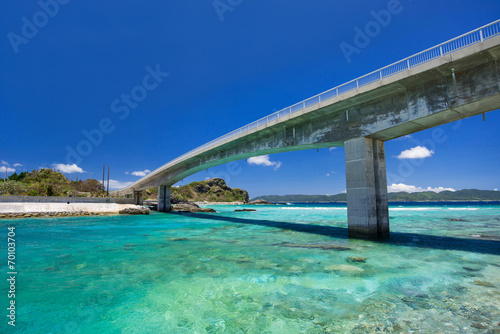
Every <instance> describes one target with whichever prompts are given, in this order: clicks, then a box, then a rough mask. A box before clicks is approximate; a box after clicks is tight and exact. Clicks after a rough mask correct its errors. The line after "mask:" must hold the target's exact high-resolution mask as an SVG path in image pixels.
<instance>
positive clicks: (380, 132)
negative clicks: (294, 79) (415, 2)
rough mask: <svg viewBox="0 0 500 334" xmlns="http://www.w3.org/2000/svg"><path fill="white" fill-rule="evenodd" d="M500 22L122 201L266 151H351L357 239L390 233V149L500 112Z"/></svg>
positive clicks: (312, 101) (260, 124) (191, 161)
mask: <svg viewBox="0 0 500 334" xmlns="http://www.w3.org/2000/svg"><path fill="white" fill-rule="evenodd" d="M499 58H500V20H497V21H495V22H493V23H490V24H488V25H486V26H484V27H481V28H478V29H476V30H473V31H471V32H469V33H467V34H464V35H462V36H459V37H456V38H454V39H452V40H450V41H447V42H445V43H442V44H439V45H437V46H435V47H433V48H430V49H427V50H425V51H422V52H420V53H418V54H416V55H413V56H411V57H408V58H405V59H403V60H401V61H398V62H396V63H393V64H391V65H389V66H386V67H384V68H382V69H379V70H377V71H374V72H372V73H369V74H367V75H365V76H362V77H360V78H358V79H355V80H352V81H350V82H348V83H345V84H343V85H340V86H338V87H335V88H333V89H330V90H328V91H326V92H324V93H321V94H318V95H316V96H313V97H312V98H309V99H307V100H305V101H302V102H299V103H297V104H294V105H293V106H291V107H288V108H285V109H283V110H280V111H278V112H276V113H274V114H271V115H269V116H267V117H264V118H262V119H259V120H257V121H255V122H253V123H251V124H248V125H246V126H244V127H242V128H239V129H237V130H235V131H233V132H230V133H228V134H226V135H224V136H222V137H220V138H217V139H215V140H213V141H211V142H209V143H206V144H204V145H202V146H200V147H198V148H196V149H194V150H192V151H190V152H188V153H186V154H184V155H182V156H180V157H178V158H176V159H174V160H172V161H170V162H168V163H167V164H165V165H163V166H161V167H159V168H157V169H156V170H154V171H153V172H152V173H150V174H149V175H147V176H145V177H143V178H141V179H140V180H138V181H136V182H134V183H133V184H131V185H130V186H128V187H126V188H123V189H120V190H118V191H115V192H114V194H115V195H118V196H121V195H129V194H134V197H135V198H136V202H137V203H141V202H142V191H143V190H145V189H147V188H151V187H158V209H159V211H170V187H171V186H172V185H173V184H175V183H176V182H178V181H179V180H181V179H183V178H185V177H187V176H189V175H192V174H194V173H197V172H199V171H202V170H204V169H207V168H210V167H214V166H217V165H221V164H224V163H228V162H231V161H235V160H240V159H247V158H250V157H253V156H259V155H264V154H272V153H280V152H288V151H297V150H305V149H314V148H326V147H340V146H345V158H346V183H347V206H348V233H349V236H350V237H358V238H377V237H385V236H388V235H389V218H388V202H387V180H386V169H385V154H384V142H385V141H388V140H391V139H394V138H398V137H401V136H405V135H408V134H411V133H414V132H418V131H421V130H425V129H429V128H432V127H435V126H439V125H442V124H445V123H449V122H453V121H456V120H459V119H464V118H467V117H471V116H474V115H477V114H481V113H486V112H489V111H492V110H496V109H499V108H500V79H499V78H500V64H499V62H498V61H499Z"/></svg>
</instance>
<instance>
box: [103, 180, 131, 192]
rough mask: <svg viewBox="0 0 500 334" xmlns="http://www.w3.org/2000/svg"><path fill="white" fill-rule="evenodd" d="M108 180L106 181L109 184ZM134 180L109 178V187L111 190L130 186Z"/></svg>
mask: <svg viewBox="0 0 500 334" xmlns="http://www.w3.org/2000/svg"><path fill="white" fill-rule="evenodd" d="M106 182H107V181H104V183H105V184H106V185H107V183H106ZM132 183H133V182H122V181H117V180H111V179H110V180H109V189H110V190H116V189H122V188H125V187H128V186H129V185H131V184H132Z"/></svg>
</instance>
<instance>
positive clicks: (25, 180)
mask: <svg viewBox="0 0 500 334" xmlns="http://www.w3.org/2000/svg"><path fill="white" fill-rule="evenodd" d="M0 193H1V194H2V195H12V196H84V197H87V196H93V197H100V196H103V195H104V194H105V193H104V187H103V185H102V184H101V183H100V182H99V181H97V180H94V179H87V180H85V181H82V180H80V181H70V180H68V179H67V178H66V177H65V176H64V174H62V173H61V172H55V171H53V170H52V169H48V168H42V169H40V170H35V169H34V170H32V171H31V172H22V173H20V174H17V173H14V174H12V175H10V176H9V178H8V180H7V181H5V182H4V181H3V180H1V181H0Z"/></svg>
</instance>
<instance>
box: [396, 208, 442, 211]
mask: <svg viewBox="0 0 500 334" xmlns="http://www.w3.org/2000/svg"><path fill="white" fill-rule="evenodd" d="M389 210H391V211H433V210H441V208H389Z"/></svg>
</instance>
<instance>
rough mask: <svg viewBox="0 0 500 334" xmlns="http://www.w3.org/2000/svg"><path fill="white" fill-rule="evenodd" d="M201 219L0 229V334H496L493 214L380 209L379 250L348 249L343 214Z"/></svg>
mask: <svg viewBox="0 0 500 334" xmlns="http://www.w3.org/2000/svg"><path fill="white" fill-rule="evenodd" d="M213 208H215V209H216V210H217V211H218V213H217V214H162V213H153V214H151V215H150V216H103V217H78V218H76V217H75V218H67V217H65V218H52V219H25V220H2V221H0V224H1V229H0V231H4V232H1V233H0V243H1V245H2V249H3V250H4V251H3V254H4V257H5V261H4V260H2V261H1V264H2V267H0V268H1V270H2V272H3V273H5V274H4V277H6V276H7V271H8V269H7V267H6V258H7V253H6V245H7V240H6V237H7V232H8V231H7V227H8V226H15V227H16V242H17V249H16V256H17V259H16V265H17V271H18V275H17V282H16V305H17V308H16V327H15V328H12V327H11V326H8V325H7V321H8V319H7V317H6V315H7V311H3V312H4V314H5V315H3V316H2V319H3V320H2V322H1V323H0V332H1V333H11V332H18V333H286V334H288V333H378V332H382V333H384V332H392V333H498V332H499V330H500V324H499V322H500V205H488V204H487V205H480V204H431V205H427V204H413V205H392V206H391V207H390V219H391V232H392V234H391V238H390V239H389V240H388V241H384V242H373V241H363V240H349V239H347V229H346V227H347V223H346V222H347V216H346V215H347V210H346V208H345V205H325V204H308V205H306V204H301V205H298V204H297V205H284V206H257V207H250V206H249V207H248V208H255V209H257V210H258V211H257V212H234V209H235V208H236V207H235V206H213ZM350 257H363V258H366V260H365V262H356V261H355V260H352V259H351V260H350V259H349V258H350ZM357 260H358V261H361V260H362V259H357ZM2 284H3V287H2V291H4V292H3V293H2V297H1V298H0V300H1V301H2V306H1V307H0V308H1V309H3V310H5V309H6V308H7V307H8V299H7V296H6V291H7V289H8V283H7V282H6V280H4V283H2Z"/></svg>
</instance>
